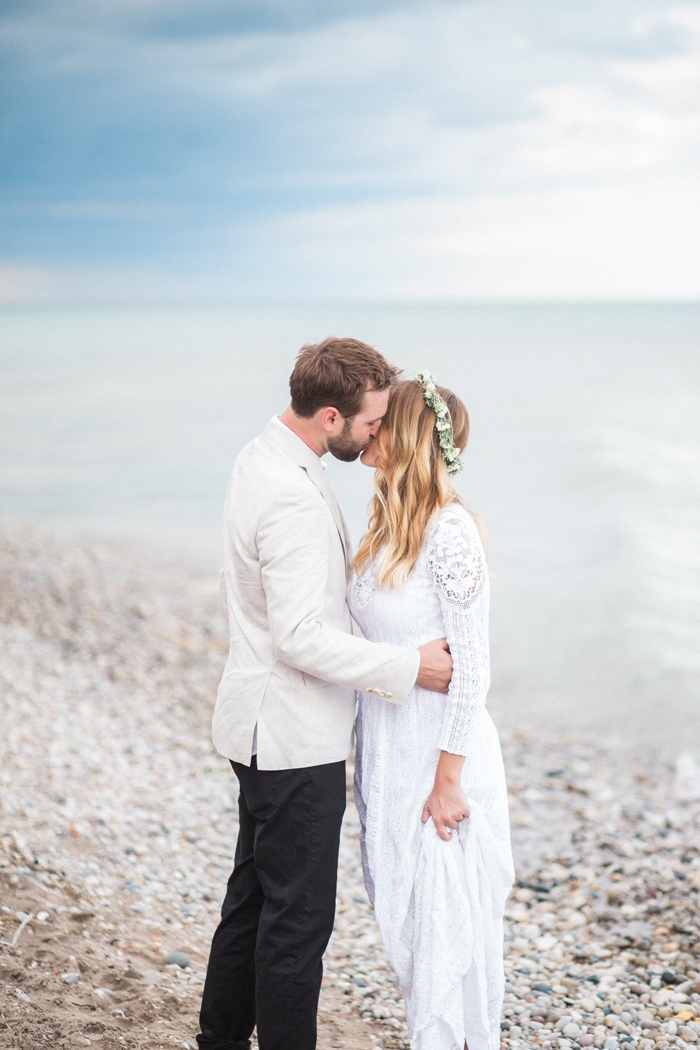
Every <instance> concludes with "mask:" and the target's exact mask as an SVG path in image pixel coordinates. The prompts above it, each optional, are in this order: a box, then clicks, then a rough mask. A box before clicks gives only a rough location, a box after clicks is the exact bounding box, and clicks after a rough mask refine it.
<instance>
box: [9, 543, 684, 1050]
mask: <svg viewBox="0 0 700 1050" xmlns="http://www.w3.org/2000/svg"><path fill="white" fill-rule="evenodd" d="M0 639H1V642H0V644H1V649H2V661H1V662H0V1046H2V1047H8V1048H10V1047H11V1048H15V1047H16V1048H19V1050H34V1048H37V1047H47V1046H48V1047H66V1048H69V1047H70V1048H73V1047H85V1046H90V1045H95V1046H99V1047H105V1048H110V1050H112V1048H121V1047H134V1048H142V1050H158V1048H165V1047H172V1046H179V1047H186V1048H187V1047H190V1048H195V1046H196V1044H195V1035H196V1032H197V1012H198V1006H199V997H200V995H201V988H202V983H203V980H204V975H205V969H206V962H207V953H208V947H209V942H210V939H211V934H212V931H213V929H214V927H215V924H216V921H217V918H218V911H219V907H220V901H221V898H222V896H223V892H224V888H225V883H226V879H227V878H228V875H229V873H230V869H231V866H232V861H233V852H234V847H235V840H236V796H237V786H236V781H235V778H234V776H233V774H232V772H231V769H230V767H229V765H228V763H227V762H226V761H225V760H224V759H223V758H221V756H219V755H217V754H216V752H215V751H214V750H213V747H212V745H211V742H210V738H209V725H210V719H211V710H212V705H213V699H214V695H215V691H216V685H217V682H218V678H219V676H220V673H221V668H222V666H223V662H224V659H225V653H226V625H225V621H224V613H223V609H222V606H221V602H220V598H219V595H218V586H217V581H216V580H215V579H211V578H209V577H205V576H202V575H201V573H198V572H196V571H195V570H193V569H190V568H188V567H187V566H183V565H181V564H174V563H173V562H172V561H168V560H167V559H166V558H165V557H164V556H162V555H161V554H160V553H158V552H157V551H154V550H151V549H148V548H146V547H139V548H137V547H136V546H135V545H134V544H131V545H129V546H127V545H124V544H119V543H116V542H115V541H109V542H108V541H106V540H99V539H96V538H95V537H94V536H88V537H85V536H80V535H78V534H77V533H76V534H73V535H71V536H67V535H62V536H59V535H53V534H51V533H49V532H45V531H38V530H35V529H30V528H28V527H24V526H20V525H16V526H4V527H3V529H2V532H1V533H0ZM494 716H495V718H496V721H497V723H498V724H499V729H500V732H501V737H502V743H503V749H504V756H505V760H506V771H507V776H508V782H509V789H510V799H511V820H512V832H513V843H514V853H515V859H516V871H517V879H516V885H515V887H514V890H513V893H512V895H511V899H510V901H509V906H508V909H507V916H506V957H505V966H506V982H507V983H506V996H505V1003H504V1009H503V1021H502V1038H503V1046H504V1047H505V1048H512V1050H524V1048H527V1047H554V1048H557V1050H569V1048H571V1050H576V1048H577V1047H590V1046H595V1047H598V1048H600V1050H625V1048H629V1047H640V1048H641V1050H652V1048H656V1047H658V1048H665V1047H687V1046H694V1045H695V1044H697V1043H698V1042H700V906H699V903H698V895H699V891H700V768H699V767H698V764H697V761H696V758H695V757H694V755H693V754H692V753H691V752H686V751H684V749H683V746H682V742H680V744H679V746H678V747H675V748H673V749H672V748H666V749H664V750H653V749H648V748H647V749H640V748H636V747H634V746H633V745H629V744H626V745H622V744H619V743H618V744H616V743H613V742H610V741H606V740H604V739H593V738H584V737H581V736H566V735H562V734H560V733H559V734H558V733H554V732H552V731H551V730H548V729H547V728H546V727H545V728H543V727H533V726H529V725H528V724H527V719H526V717H523V719H522V721H519V722H518V723H517V724H507V723H505V722H504V720H502V719H499V717H498V710H497V707H496V709H495V711H494ZM350 777H351V769H350V768H349V771H348V782H349V783H350ZM358 836H359V824H358V818H357V813H356V810H355V808H354V805H353V803H352V800H351V797H350V794H349V801H348V809H347V813H346V819H345V823H344V828H343V836H342V841H341V863H340V871H339V885H338V907H337V918H336V926H335V931H334V934H333V938H332V940H331V943H330V946H329V949H328V951H327V954H326V958H325V976H324V985H323V989H322V996H321V1004H320V1011H319V1047H320V1048H321V1050H326V1048H329V1047H344V1048H347V1050H361V1048H365V1047H367V1048H369V1047H383V1048H387V1050H390V1048H391V1050H403V1048H407V1047H408V1045H409V1044H408V1035H407V1029H406V1026H405V1015H404V1008H403V1002H402V998H401V994H400V990H399V989H398V987H397V983H396V979H395V976H394V974H393V972H392V970H391V967H390V966H389V964H388V961H387V959H386V956H385V955H384V952H383V950H382V946H381V941H380V938H379V934H378V931H377V928H376V924H375V922H374V918H373V915H372V909H371V907H370V905H369V902H368V899H367V895H366V892H365V889H364V885H363V882H362V873H361V866H360V859H359V844H358Z"/></svg>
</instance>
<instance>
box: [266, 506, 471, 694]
mask: <svg viewBox="0 0 700 1050" xmlns="http://www.w3.org/2000/svg"><path fill="white" fill-rule="evenodd" d="M330 542H331V538H330V537H329V531H328V521H327V517H326V511H325V508H324V507H323V506H322V505H320V504H319V502H318V500H317V498H316V497H315V494H314V493H312V492H309V493H308V495H307V494H306V493H303V492H297V491H293V492H281V493H276V494H275V499H274V501H271V502H270V504H268V507H267V508H266V510H265V512H264V513H263V515H262V517H261V520H260V523H259V526H258V532H257V546H258V557H259V559H260V566H261V570H262V582H263V587H264V589H265V596H266V600H267V619H268V624H269V629H270V635H271V638H272V644H273V646H274V649H275V652H276V654H277V656H278V657H279V659H281V660H283V661H284V663H287V664H289V665H290V666H292V667H296V668H297V669H298V670H300V671H305V672H306V673H307V674H311V675H313V676H314V677H316V678H321V679H323V680H324V681H327V682H335V683H337V684H338V685H346V686H350V687H352V688H353V689H357V690H360V691H363V692H364V691H367V690H368V689H370V688H371V689H372V690H373V691H375V692H376V693H378V694H379V695H381V694H384V699H386V700H388V701H390V702H391V703H397V704H401V703H403V701H404V700H405V698H406V696H407V695H408V693H409V692H410V690H411V688H412V687H413V685H414V684H415V682H416V680H417V679H418V684H419V685H423V688H433V689H435V688H436V685H437V684H441V685H443V686H444V689H443V691H446V689H447V684H448V682H449V671H448V670H447V669H448V667H451V661H450V659H449V655H448V654H447V653H446V651H445V649H444V648H441V647H440V645H439V643H431V644H430V646H425V647H424V649H425V650H427V652H426V653H425V656H424V659H423V664H424V666H422V667H421V656H422V654H419V652H418V650H417V649H408V648H402V647H399V646H394V645H387V644H385V643H383V642H368V641H367V640H365V639H364V638H358V637H356V636H354V635H352V634H349V633H346V632H345V631H342V630H339V629H338V628H335V627H332V626H330V625H328V624H327V623H325V622H324V616H323V610H324V598H325V591H326V575H327V565H328V560H329V555H330V550H329V544H330ZM445 645H446V643H445ZM419 671H420V672H421V674H420V676H419ZM425 681H430V682H433V683H434V684H432V685H427V684H424V682H425Z"/></svg>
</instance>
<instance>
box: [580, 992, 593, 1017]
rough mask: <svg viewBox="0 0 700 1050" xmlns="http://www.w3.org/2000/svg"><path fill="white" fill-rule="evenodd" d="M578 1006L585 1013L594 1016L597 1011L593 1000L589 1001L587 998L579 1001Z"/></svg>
mask: <svg viewBox="0 0 700 1050" xmlns="http://www.w3.org/2000/svg"><path fill="white" fill-rule="evenodd" d="M578 1005H579V1006H580V1007H581V1009H582V1010H583V1011H584V1013H587V1014H592V1013H593V1011H594V1010H595V1003H594V1002H593V1000H592V999H589V998H588V997H587V996H586V997H585V998H583V999H579V1001H578Z"/></svg>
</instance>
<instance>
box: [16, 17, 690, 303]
mask: <svg viewBox="0 0 700 1050" xmlns="http://www.w3.org/2000/svg"><path fill="white" fill-rule="evenodd" d="M0 100H1V101H0V159H1V163H0V302H4V303H6V304H14V303H34V302H74V301H81V302H82V301H117V302H120V301H124V302H132V301H141V300H154V299H157V300H173V301H182V300H183V299H187V300H205V301H206V300H217V301H221V300H231V301H241V300H245V301H251V300H252V301H266V300H284V301H289V300H292V301H310V302H311V301H383V300H384V301H386V300H388V301H404V300H418V301H425V302H430V301H438V302H440V301H609V300H613V301H614V300H631V301H644V300H656V301H683V300H696V299H698V298H700V2H693V3H687V2H686V3H683V2H681V3H678V4H675V3H673V2H663V0H468V2H464V0H430V2H422V0H418V2H406V0H373V2H370V0H250V2H247V3H246V2H239V0H98V2H95V0H62V2H61V3H60V4H56V3H55V2H53V0H47V2H42V0H4V3H3V5H2V8H1V14H0Z"/></svg>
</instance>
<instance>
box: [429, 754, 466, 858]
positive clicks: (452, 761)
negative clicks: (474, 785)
mask: <svg viewBox="0 0 700 1050" xmlns="http://www.w3.org/2000/svg"><path fill="white" fill-rule="evenodd" d="M463 765H464V755H451V754H450V753H449V752H448V751H441V752H440V759H439V761H438V765H437V769H436V770H435V782H434V784H433V790H432V791H431V792H430V795H429V797H428V801H427V802H426V803H425V806H424V807H423V816H422V817H421V820H422V821H423V823H424V824H425V823H426V821H427V820H428V818H429V817H432V818H433V823H434V824H435V827H436V828H437V833H438V835H439V836H440V838H441V839H444V840H445V842H449V841H450V839H451V838H452V831H454V830H456V829H457V828H458V827H459V824H460V821H462V820H466V818H467V817H468V816H469V803H468V802H467V796H466V795H465V794H464V791H463V790H462V783H461V776H462V766H463ZM450 829H452V830H450Z"/></svg>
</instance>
